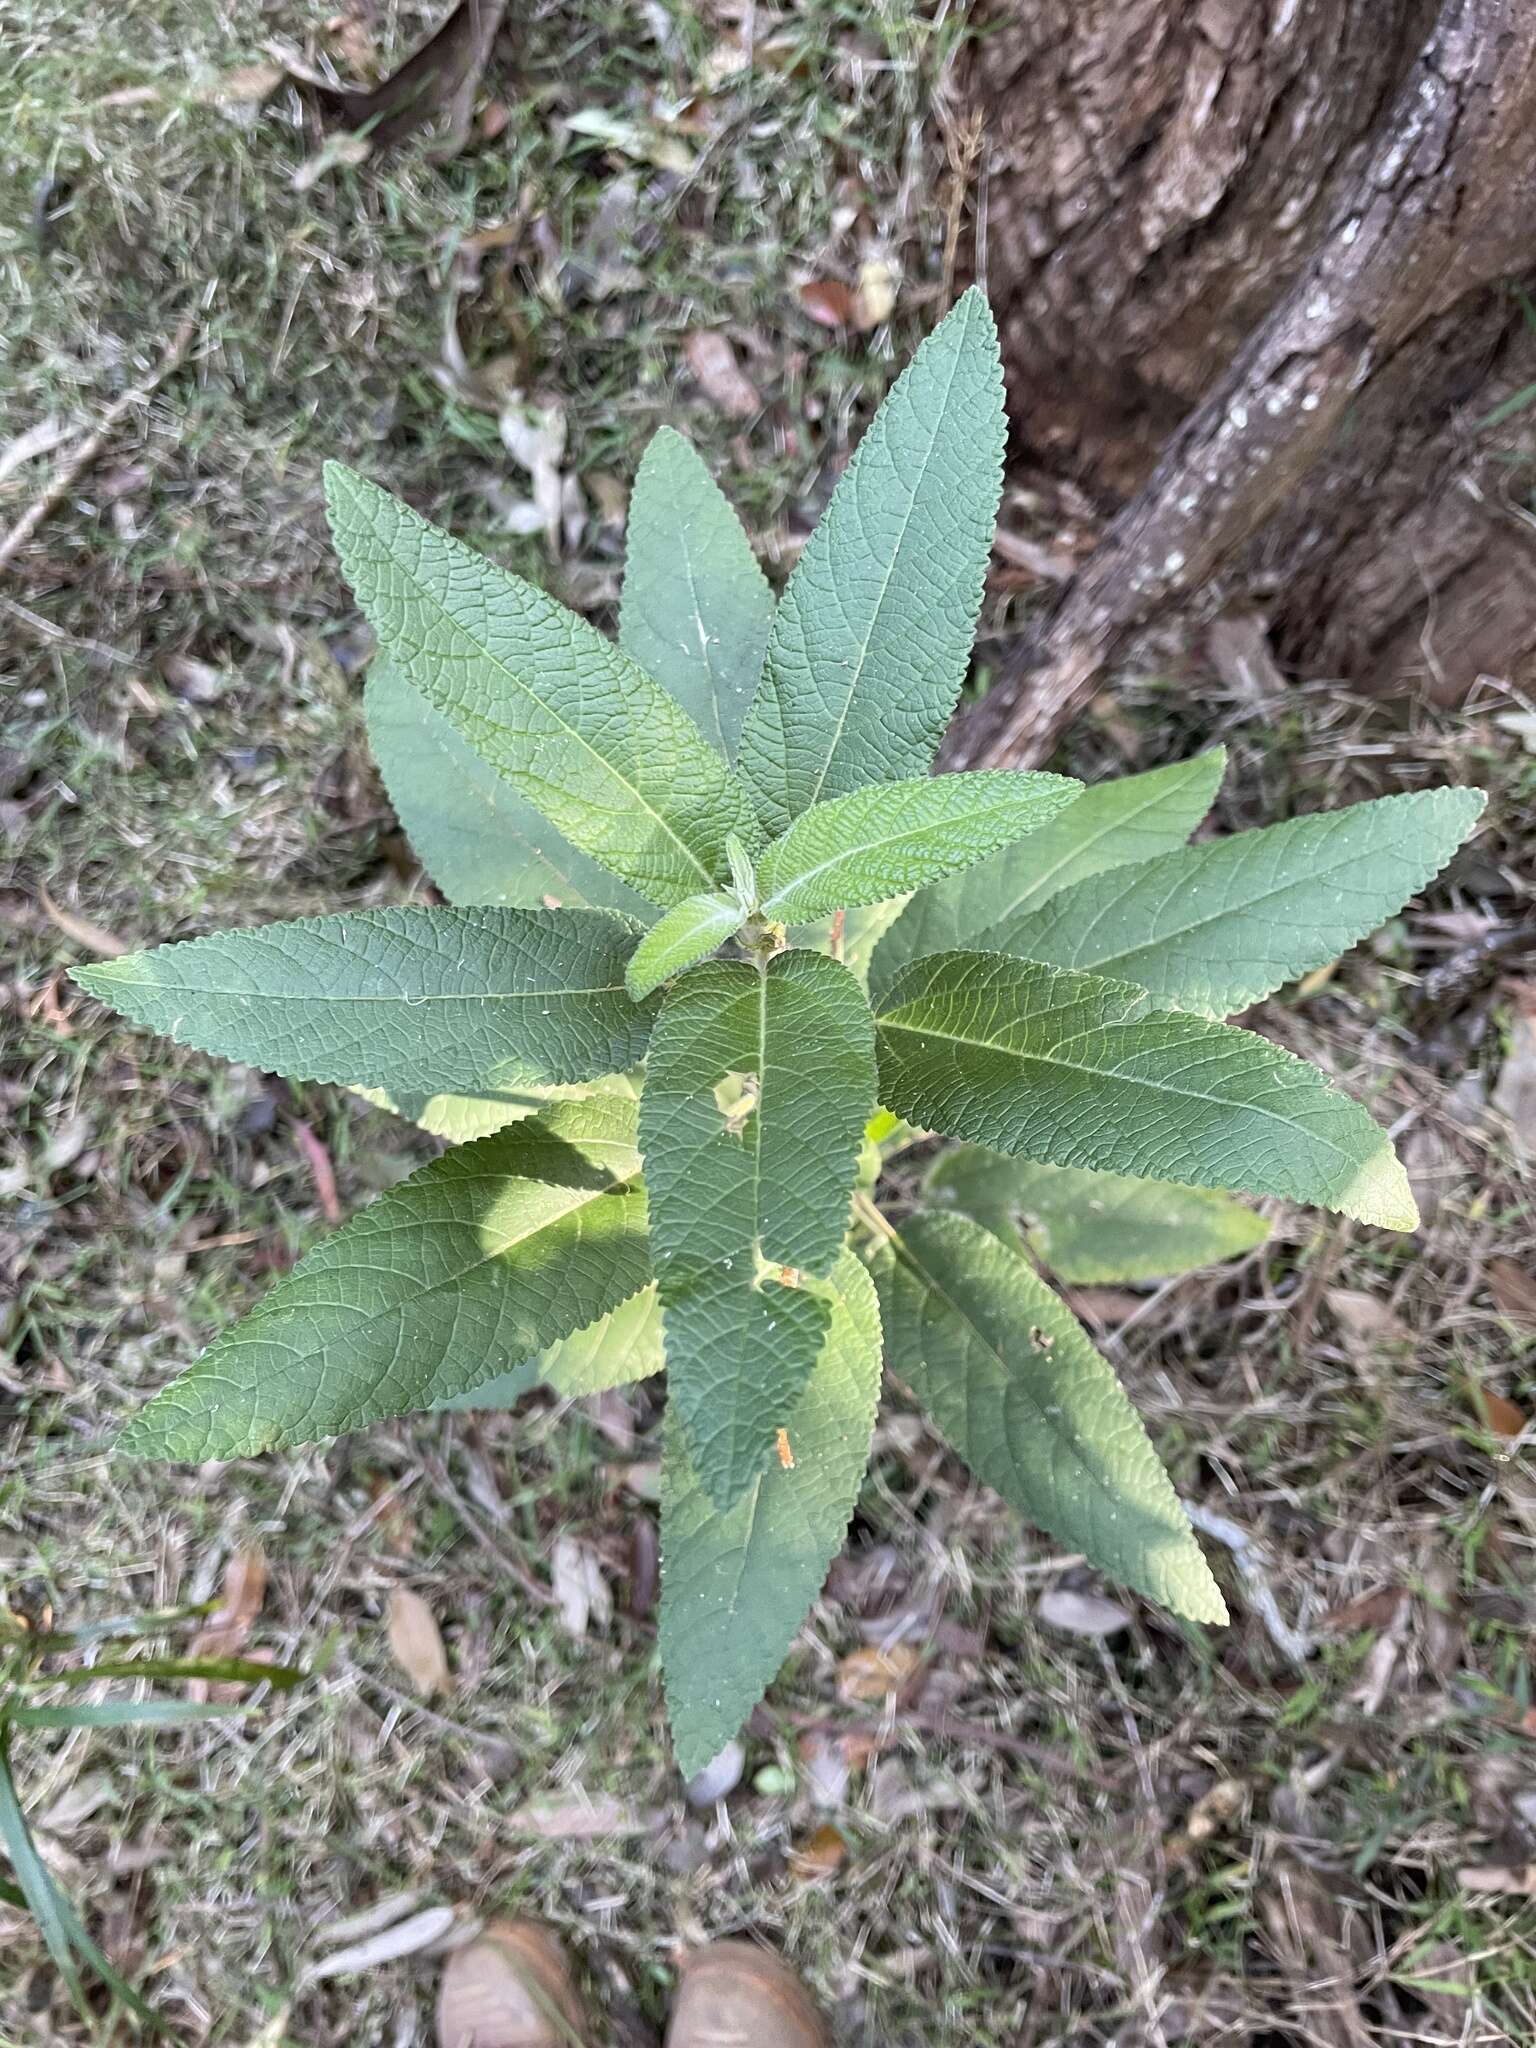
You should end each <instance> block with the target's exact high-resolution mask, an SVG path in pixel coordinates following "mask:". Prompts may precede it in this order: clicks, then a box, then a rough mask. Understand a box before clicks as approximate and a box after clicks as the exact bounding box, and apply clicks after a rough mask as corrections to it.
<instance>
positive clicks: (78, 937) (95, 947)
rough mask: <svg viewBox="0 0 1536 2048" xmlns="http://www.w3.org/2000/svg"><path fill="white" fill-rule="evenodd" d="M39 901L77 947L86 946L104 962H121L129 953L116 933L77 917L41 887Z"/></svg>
mask: <svg viewBox="0 0 1536 2048" xmlns="http://www.w3.org/2000/svg"><path fill="white" fill-rule="evenodd" d="M37 900H38V902H39V903H41V904H42V906H43V909H44V910H45V911H46V912H47V913H48V916H49V917H50V918H51V919H52V920H53V922H54V923H55V924H56V925H57V926H58V928H59V930H60V931H61V932H62V933H63V934H64V936H65V937H66V938H67V939H73V940H74V942H75V944H76V945H77V946H84V948H85V950H86V951H87V952H88V953H94V954H96V955H97V957H98V958H99V959H102V960H121V959H122V957H123V955H124V954H125V953H126V952H127V951H128V948H127V945H126V944H125V943H124V941H123V940H122V939H120V938H118V937H117V936H116V934H115V933H113V932H109V931H105V930H103V928H102V927H101V926H100V925H99V924H92V923H91V921H90V919H89V918H84V917H77V916H76V914H75V913H74V911H72V910H66V909H65V908H64V906H63V904H62V903H55V902H54V900H53V898H52V897H51V896H50V895H49V894H48V891H47V890H46V889H44V888H42V887H41V886H39V888H38V892H37Z"/></svg>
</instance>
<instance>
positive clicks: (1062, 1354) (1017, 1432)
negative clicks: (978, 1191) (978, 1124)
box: [876, 1216, 1227, 1622]
mask: <svg viewBox="0 0 1536 2048" xmlns="http://www.w3.org/2000/svg"><path fill="white" fill-rule="evenodd" d="M876 1277H877V1281H878V1284H879V1288H880V1307H881V1321H882V1323H883V1325H884V1328H885V1342H886V1360H887V1363H888V1364H889V1366H890V1368H891V1371H892V1372H893V1373H894V1374H895V1376H896V1378H897V1379H899V1380H901V1381H903V1382H904V1383H905V1384H906V1385H907V1386H908V1387H910V1388H911V1390H912V1392H913V1393H914V1394H915V1395H916V1396H917V1398H918V1400H919V1401H920V1402H921V1403H922V1405H923V1407H924V1408H925V1409H926V1410H927V1411H928V1413H929V1415H930V1416H931V1417H932V1419H933V1421H934V1424H935V1426H936V1427H937V1428H938V1429H939V1430H940V1431H942V1433H943V1434H944V1435H945V1436H946V1437H948V1439H949V1441H950V1442H951V1443H952V1444H953V1445H954V1447H955V1449H956V1450H957V1451H958V1452H959V1454H960V1456H961V1457H962V1458H964V1460H965V1462H966V1463H967V1464H968V1465H969V1466H970V1467H971V1469H972V1471H974V1472H975V1473H976V1475H977V1477H978V1478H980V1479H983V1480H985V1481H986V1483H987V1485H988V1486H991V1487H994V1488H995V1489H996V1490H997V1492H999V1493H1000V1494H1001V1495H1002V1496H1003V1498H1004V1499H1005V1500H1007V1501H1010V1502H1011V1503H1012V1504H1013V1505H1014V1506H1015V1507H1017V1508H1019V1509H1021V1510H1022V1512H1023V1513H1024V1514H1026V1515H1027V1516H1028V1517H1029V1519H1030V1520H1031V1521H1032V1522H1035V1523H1037V1524H1038V1525H1039V1527H1040V1528H1042V1529H1045V1530H1047V1531H1048V1532H1049V1534H1051V1535H1052V1536H1054V1537H1055V1538H1056V1539H1057V1541H1058V1542H1060V1543H1065V1544H1067V1545H1068V1546H1069V1547H1070V1548H1071V1549H1073V1550H1080V1551H1082V1553H1083V1555H1084V1556H1085V1557H1086V1558H1087V1559H1088V1560H1089V1562H1090V1563H1092V1564H1096V1565H1098V1566H1099V1567H1100V1568H1101V1569H1102V1570H1104V1571H1107V1572H1110V1573H1112V1574H1113V1575H1114V1577H1116V1578H1118V1579H1123V1580H1124V1581H1125V1582H1126V1584H1128V1585H1131V1586H1134V1587H1135V1588H1136V1589H1137V1591H1138V1592H1142V1593H1146V1594H1148V1595H1150V1597H1151V1598H1152V1599H1154V1600H1158V1601H1161V1602H1162V1603H1163V1605H1164V1606H1166V1607H1171V1608H1172V1609H1173V1610H1174V1612H1175V1613H1176V1614H1183V1615H1187V1616H1188V1617H1189V1618H1190V1619H1191V1620H1192V1621H1215V1622H1224V1621H1225V1620H1226V1618H1227V1610H1226V1607H1225V1605H1224V1604H1223V1602H1222V1598H1221V1594H1220V1592H1219V1590H1218V1588H1217V1586H1216V1582H1215V1580H1214V1579H1213V1578H1212V1577H1211V1573H1210V1568H1209V1566H1208V1565H1207V1564H1206V1562H1205V1559H1204V1557H1203V1556H1202V1555H1201V1552H1200V1547H1199V1545H1198V1544H1197V1543H1196V1542H1195V1539H1194V1536H1193V1535H1192V1534H1191V1532H1190V1527H1189V1520H1188V1517H1187V1516H1186V1515H1185V1513H1184V1510H1183V1509H1182V1508H1181V1507H1180V1506H1179V1502H1178V1497H1177V1495H1176V1494H1175V1493H1174V1490H1173V1487H1172V1486H1171V1485H1170V1484H1169V1481H1168V1476H1167V1474H1166V1473H1165V1472H1164V1471H1163V1468H1162V1466H1161V1465H1160V1464H1159V1463H1158V1459H1157V1454H1156V1452H1155V1451H1154V1450H1153V1448H1152V1446H1151V1444H1150V1443H1149V1442H1148V1440H1147V1434H1146V1431H1145V1430H1144V1429H1143V1428H1142V1425H1141V1419H1140V1417H1139V1416H1138V1415H1137V1413H1136V1410H1135V1409H1134V1408H1133V1407H1132V1406H1131V1403H1130V1402H1129V1401H1128V1400H1127V1399H1126V1396H1125V1393H1124V1391H1123V1390H1122V1388H1121V1386H1120V1383H1119V1381H1118V1380H1117V1379H1116V1378H1115V1376H1114V1373H1113V1372H1112V1371H1111V1370H1110V1368H1109V1366H1108V1365H1107V1364H1106V1362H1105V1361H1104V1359H1102V1358H1101V1357H1100V1356H1099V1354H1098V1352H1097V1351H1095V1350H1094V1348H1093V1346H1092V1345H1091V1344H1090V1343H1089V1341H1088V1339H1087V1337H1086V1336H1085V1335H1084V1333H1083V1331H1082V1329H1081V1327H1080V1326H1079V1324H1078V1323H1077V1322H1076V1321H1075V1320H1074V1318H1073V1317H1072V1316H1071V1315H1070V1314H1069V1313H1068V1311H1067V1309H1066V1307H1065V1306H1064V1305H1063V1303H1062V1302H1061V1301H1060V1300H1058V1298H1057V1297H1056V1296H1055V1295H1054V1294H1053V1293H1052V1292H1051V1290H1050V1289H1049V1288H1048V1287H1047V1286H1046V1285H1045V1283H1044V1282H1043V1281H1042V1280H1041V1279H1039V1278H1038V1277H1037V1275H1036V1274H1034V1273H1033V1272H1031V1270H1030V1268H1029V1266H1028V1264H1027V1263H1026V1261H1025V1260H1024V1259H1023V1258H1022V1257H1021V1256H1020V1255H1019V1254H1018V1253H1017V1252H1014V1251H1009V1250H1008V1249H1007V1248H1006V1247H1005V1246H1003V1245H1001V1244H999V1243H998V1241H997V1240H996V1238H994V1237H993V1236H992V1235H991V1234H990V1232H988V1231H985V1230H983V1229H982V1228H981V1227H980V1226H979V1225H978V1224H974V1223H971V1222H968V1221H967V1220H966V1218H964V1217H962V1216H915V1217H913V1218H911V1219H910V1221H908V1222H907V1223H905V1224H904V1225H903V1226H902V1230H901V1237H900V1241H899V1243H897V1244H896V1245H894V1246H891V1245H886V1246H882V1248H881V1250H880V1253H879V1254H878V1258H877V1264H876Z"/></svg>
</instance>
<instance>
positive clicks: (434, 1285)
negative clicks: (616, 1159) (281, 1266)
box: [167, 1174, 639, 1393]
mask: <svg viewBox="0 0 1536 2048" xmlns="http://www.w3.org/2000/svg"><path fill="white" fill-rule="evenodd" d="M514 1177H515V1176H508V1175H498V1176H496V1180H497V1184H498V1185H499V1186H505V1184H506V1182H507V1180H508V1179H510V1178H514ZM638 1179H639V1176H638V1175H635V1174H632V1175H630V1176H629V1177H628V1178H627V1179H625V1180H622V1181H610V1182H609V1184H608V1185H607V1187H603V1188H573V1189H570V1190H569V1191H568V1192H570V1193H571V1194H573V1195H579V1197H580V1200H578V1201H572V1202H571V1203H569V1204H568V1205H567V1206H566V1207H565V1208H562V1209H560V1210H558V1211H556V1212H555V1213H554V1214H552V1215H548V1216H545V1217H544V1218H542V1219H541V1221H539V1222H538V1223H536V1224H534V1225H533V1226H532V1227H531V1228H530V1229H527V1230H522V1231H517V1232H514V1233H512V1234H511V1235H509V1236H507V1237H505V1238H503V1239H502V1240H501V1241H500V1242H499V1243H498V1244H497V1246H496V1249H495V1250H494V1251H488V1252H486V1253H485V1255H484V1256H483V1257H481V1258H478V1259H475V1260H473V1261H472V1262H471V1263H470V1264H469V1265H467V1266H460V1267H459V1268H458V1269H457V1270H456V1271H454V1272H453V1273H451V1274H448V1275H446V1276H445V1277H444V1278H442V1279H440V1280H434V1281H432V1282H431V1283H430V1285H427V1286H424V1287H420V1288H417V1289H416V1290H415V1291H414V1292H413V1293H412V1294H410V1295H409V1296H408V1297H407V1298H406V1299H404V1300H402V1301H399V1302H396V1303H395V1304H393V1305H392V1306H390V1307H388V1308H381V1309H376V1310H375V1311H374V1312H373V1314H372V1315H368V1316H365V1317H363V1319H362V1320H361V1321H360V1322H357V1323H354V1324H352V1325H351V1327H350V1328H349V1330H348V1331H347V1340H348V1342H350V1341H352V1339H353V1337H354V1336H355V1335H356V1334H358V1333H361V1332H363V1331H368V1330H372V1329H374V1328H375V1327H376V1326H377V1325H378V1324H380V1323H388V1322H390V1321H391V1320H394V1319H397V1318H398V1317H400V1316H402V1315H403V1314H404V1312H405V1310H406V1309H407V1307H414V1306H415V1305H416V1304H417V1303H418V1302H423V1301H430V1300H431V1299H432V1297H433V1295H435V1294H441V1293H443V1292H444V1291H445V1290H447V1289H450V1288H461V1287H463V1286H464V1284H465V1283H466V1281H468V1280H470V1279H472V1278H473V1277H474V1275H475V1274H476V1273H479V1272H482V1271H483V1270H484V1269H485V1267H487V1266H493V1265H495V1264H496V1262H497V1261H498V1260H499V1259H504V1258H505V1257H506V1256H507V1254H508V1252H510V1251H515V1250H516V1248H517V1247H518V1246H519V1245H523V1244H531V1243H532V1242H533V1240H534V1239H535V1238H537V1237H540V1236H542V1235H543V1233H544V1232H545V1231H547V1230H552V1229H553V1228H554V1227H555V1226H556V1225H557V1224H560V1223H567V1222H569V1221H570V1219H571V1217H573V1216H579V1215H580V1214H581V1213H582V1211H583V1210H584V1209H587V1208H590V1207H591V1205H592V1203H594V1202H598V1201H602V1200H604V1199H605V1198H606V1197H607V1196H609V1195H628V1194H633V1193H634V1192H635V1190H636V1184H637V1182H638ZM530 1185H533V1186H538V1187H545V1188H549V1187H552V1185H553V1184H552V1183H551V1182H549V1181H538V1182H532V1183H530ZM443 1220H444V1219H443V1218H442V1217H441V1216H434V1217H426V1216H424V1217H421V1218H419V1219H417V1220H416V1227H417V1229H418V1231H428V1230H433V1231H435V1230H440V1229H441V1228H442V1227H443ZM450 1220H451V1221H458V1219H457V1218H454V1219H450ZM405 1227H406V1228H409V1227H410V1225H409V1224H407V1225H406V1226H405ZM466 1227H470V1228H473V1227H474V1226H472V1225H470V1226H466ZM389 1228H390V1234H391V1235H397V1234H399V1233H400V1231H401V1226H400V1225H398V1224H394V1225H391V1226H389ZM325 1270H326V1272H327V1273H329V1272H330V1271H332V1270H335V1271H338V1272H339V1271H344V1270H346V1267H345V1266H344V1265H342V1264H341V1263H340V1262H338V1264H337V1266H336V1267H335V1268H334V1269H332V1268H327V1269H325ZM294 1277H295V1279H299V1278H301V1277H303V1276H301V1275H298V1274H295V1276H294ZM317 1277H318V1276H317ZM351 1306H352V1304H351V1303H350V1302H344V1301H325V1300H320V1301H302V1302H278V1303H276V1304H274V1305H272V1306H270V1307H269V1306H267V1304H265V1303H258V1304H257V1306H256V1308H255V1309H253V1310H252V1312H251V1313H250V1314H249V1315H248V1316H247V1317H246V1318H245V1320H244V1322H242V1323H241V1324H240V1325H239V1326H238V1327H237V1328H236V1329H235V1330H233V1331H231V1333H230V1338H229V1342H230V1344H231V1345H233V1344H234V1343H235V1342H236V1341H237V1340H238V1339H240V1338H242V1337H244V1336H245V1334H246V1333H247V1332H248V1333H249V1335H250V1338H252V1339H259V1340H260V1341H262V1342H264V1343H271V1342H273V1341H274V1340H273V1339H272V1338H271V1337H270V1336H269V1335H268V1333H267V1332H266V1331H265V1330H264V1329H263V1328H262V1324H263V1322H265V1321H272V1320H275V1319H276V1318H278V1317H280V1316H288V1315H295V1314H302V1313H303V1312H304V1311H306V1310H312V1309H325V1308H350V1307H351ZM583 1327H585V1326H583ZM552 1341H555V1342H558V1341H559V1340H558V1339H554V1340H552ZM333 1342H334V1340H331V1343H333ZM283 1348H284V1349H285V1350H286V1351H288V1353H289V1355H290V1356H291V1357H292V1358H294V1359H296V1360H299V1361H301V1362H302V1361H304V1360H307V1359H310V1358H314V1357H316V1356H318V1355H320V1354H321V1353H323V1352H324V1351H325V1350H327V1349H328V1348H330V1344H321V1345H319V1346H318V1347H317V1348H316V1349H315V1350H309V1351H305V1350H301V1349H299V1348H298V1347H297V1346H295V1345H285V1346H283ZM209 1355H210V1356H211V1353H210V1354H209ZM492 1377H493V1378H494V1377H495V1375H494V1374H493V1375H492ZM177 1384H178V1383H177V1382H175V1381H173V1382H172V1384H171V1386H170V1388H168V1389H167V1392H168V1393H173V1392H174V1391H175V1388H176V1385H177Z"/></svg>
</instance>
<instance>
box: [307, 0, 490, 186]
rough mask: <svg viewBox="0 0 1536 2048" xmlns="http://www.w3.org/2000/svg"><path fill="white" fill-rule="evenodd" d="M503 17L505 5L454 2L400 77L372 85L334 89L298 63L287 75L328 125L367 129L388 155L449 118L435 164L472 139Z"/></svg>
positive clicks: (377, 146) (486, 1) (472, 0)
mask: <svg viewBox="0 0 1536 2048" xmlns="http://www.w3.org/2000/svg"><path fill="white" fill-rule="evenodd" d="M505 13H506V0H459V4H458V5H457V6H456V7H454V8H453V9H452V10H451V11H450V12H449V14H448V15H447V17H446V18H445V20H444V21H443V22H442V23H441V25H440V26H439V27H438V28H436V29H435V30H434V31H433V32H432V34H431V35H430V36H428V37H427V39H426V41H425V42H424V43H422V44H421V45H420V47H419V48H418V49H416V50H413V51H412V52H411V54H410V56H409V57H407V58H406V60H405V62H404V63H403V64H402V65H401V66H400V67H399V69H398V70H396V71H392V72H391V73H390V75H389V77H388V78H384V79H381V80H380V81H379V83H378V84H377V85H373V86H366V87H359V86H345V85H340V86H339V85H333V84H332V83H331V81H330V80H329V79H327V78H323V77H321V76H320V75H319V74H318V73H316V72H314V71H311V70H310V69H309V68H308V67H307V66H305V65H303V64H301V63H299V62H298V61H297V59H294V58H286V60H285V70H286V72H287V75H288V76H289V77H290V78H291V79H292V80H293V82H294V84H295V85H297V86H298V87H299V88H300V90H301V91H302V92H303V93H304V94H305V95H306V97H307V98H309V99H310V100H312V101H313V103H314V104H315V105H316V106H317V107H318V108H319V109H320V112H321V113H322V114H323V115H324V116H326V117H327V118H328V119H329V120H332V121H334V122H337V123H340V124H342V125H344V126H346V127H348V128H353V129H358V128H366V129H367V130H368V139H369V142H370V144H371V145H372V147H373V148H374V149H388V148H389V147H390V146H391V144H393V143H396V142H399V141H402V140H403V139H404V137H405V136H407V135H409V134H411V133H412V131H413V130H414V129H417V128H420V127H421V126H422V125H423V124H424V123H425V122H427V121H430V120H432V119H433V117H434V116H435V115H437V114H446V115H447V117H448V118H447V121H446V124H445V129H444V135H443V139H442V141H441V142H440V143H439V144H438V146H437V147H436V148H435V149H434V150H433V151H432V155H433V156H434V157H436V158H438V159H439V160H441V159H442V158H444V157H449V156H454V155H457V153H458V151H459V150H461V149H462V148H463V147H464V144H465V143H466V142H467V141H468V139H469V134H470V129H471V127H472V125H473V119H474V106H475V95H476V93H477V91H478V90H479V85H480V80H481V77H482V75H483V74H484V71H485V67H486V65H487V63H488V62H489V60H490V55H491V49H492V46H493V45H494V43H495V41H496V36H497V32H498V31H499V29H500V27H501V21H502V16H503V15H504V14H505Z"/></svg>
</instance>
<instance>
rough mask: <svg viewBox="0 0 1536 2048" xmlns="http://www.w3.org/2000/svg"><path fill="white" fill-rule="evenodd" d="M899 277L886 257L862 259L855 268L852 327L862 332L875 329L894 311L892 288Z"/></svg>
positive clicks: (893, 292)
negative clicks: (857, 268) (857, 269)
mask: <svg viewBox="0 0 1536 2048" xmlns="http://www.w3.org/2000/svg"><path fill="white" fill-rule="evenodd" d="M899 277H900V273H899V272H898V270H897V269H896V266H895V264H893V263H892V262H891V261H890V260H889V259H888V258H887V257H884V256H866V257H865V259H864V261H863V262H862V263H861V264H860V265H859V284H858V290H857V291H856V292H855V293H854V325H855V326H857V327H859V328H860V329H862V330H864V331H866V332H867V331H868V329H869V328H871V327H879V326H880V325H881V324H882V323H883V322H884V321H886V320H889V319H890V317H891V315H892V313H894V312H895V310H896V286H897V282H898V280H899Z"/></svg>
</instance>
